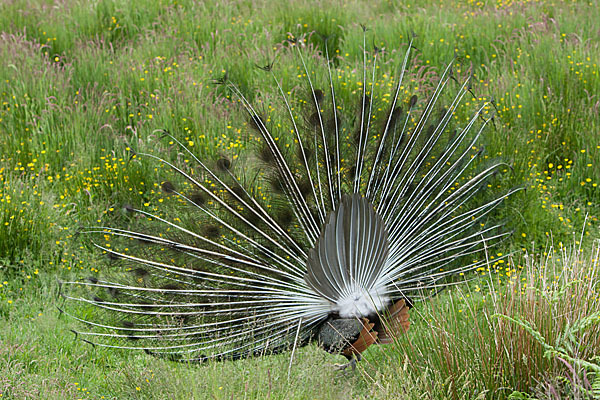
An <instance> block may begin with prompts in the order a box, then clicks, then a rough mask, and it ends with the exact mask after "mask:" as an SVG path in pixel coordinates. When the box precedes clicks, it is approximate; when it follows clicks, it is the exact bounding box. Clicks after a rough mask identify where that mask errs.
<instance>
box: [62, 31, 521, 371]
mask: <svg viewBox="0 0 600 400" xmlns="http://www.w3.org/2000/svg"><path fill="white" fill-rule="evenodd" d="M301 43H302V42H301V41H294V42H293V43H291V44H290V46H289V47H287V48H286V50H285V51H288V52H289V53H290V54H295V55H296V56H297V57H298V59H299V63H300V65H301V67H300V69H301V71H302V72H303V73H302V74H301V75H304V76H305V87H306V88H307V89H306V91H307V93H308V96H307V100H306V101H298V98H297V97H298V96H296V97H294V96H292V95H290V94H289V93H291V92H289V91H288V90H286V89H284V88H283V87H282V83H281V82H280V80H279V79H278V78H277V75H276V74H275V72H274V68H273V66H272V65H268V66H267V67H264V68H262V69H263V70H265V71H266V73H267V74H269V75H270V76H271V77H272V78H273V82H274V84H275V86H276V90H277V92H278V93H279V95H280V100H279V104H280V106H281V108H280V111H281V113H280V115H279V116H278V117H277V118H278V120H277V121H278V124H275V123H272V119H271V118H270V117H265V116H264V114H263V113H262V112H261V111H260V110H259V109H257V108H256V107H255V106H254V105H253V104H252V102H251V101H250V100H248V97H247V96H246V95H245V94H244V93H243V92H242V90H241V89H240V88H239V87H238V86H236V85H235V83H234V82H231V81H230V80H229V79H227V77H225V78H224V79H221V80H219V82H218V83H219V84H220V85H222V86H224V87H225V88H226V89H227V90H229V91H230V92H231V93H232V94H233V97H234V98H236V99H237V103H232V105H235V104H240V105H241V107H243V109H244V110H245V111H246V112H247V114H248V123H247V125H248V127H249V129H250V130H251V132H252V133H251V136H252V137H253V138H255V139H256V140H254V141H255V142H256V143H258V144H257V151H256V153H255V156H251V155H249V154H242V153H240V154H238V155H236V156H235V159H234V158H231V157H229V158H228V157H221V158H219V159H218V160H216V161H215V162H213V161H210V160H206V159H201V158H200V157H199V156H197V155H196V154H194V153H193V152H192V151H191V150H190V148H188V147H186V146H185V145H184V144H183V143H182V142H181V141H180V140H178V139H177V138H176V137H175V136H174V135H172V134H170V133H167V132H165V133H164V135H163V137H164V138H166V139H167V140H168V141H169V143H170V144H171V145H172V146H174V147H176V148H177V149H178V151H179V152H180V154H183V155H184V158H186V159H189V160H190V163H187V162H180V161H178V160H173V161H171V160H170V159H169V157H168V156H167V155H166V154H159V155H156V154H154V153H150V152H149V153H142V152H140V153H137V154H136V158H137V159H140V158H145V159H148V160H150V161H155V162H158V163H159V164H161V165H163V166H165V167H166V169H168V170H170V171H172V173H173V177H174V178H175V179H178V180H179V183H178V182H175V180H174V179H169V180H167V179H165V180H164V181H163V182H162V184H161V187H162V191H163V192H164V194H165V196H166V197H168V198H169V199H170V200H171V201H174V202H175V204H177V205H178V207H179V208H176V209H175V210H166V211H165V213H164V215H160V214H155V213H152V212H150V211H147V210H145V209H138V208H134V207H131V206H128V207H126V209H127V210H128V211H129V213H130V214H131V215H133V216H138V217H132V219H131V221H132V222H131V226H129V227H127V228H115V227H106V226H98V227H91V228H89V229H87V231H86V232H88V233H90V234H96V235H100V237H101V238H104V240H105V243H101V242H95V246H96V247H97V248H98V249H99V250H100V251H101V252H102V253H104V254H107V255H109V257H110V259H111V264H113V265H111V266H110V268H108V267H107V268H106V270H107V271H106V274H105V275H102V276H94V277H88V278H83V279H78V280H73V281H69V282H64V285H63V290H62V295H63V297H65V298H66V299H67V300H68V301H69V302H70V303H71V304H73V305H74V306H73V307H72V308H67V309H65V312H66V313H68V314H69V315H71V316H73V318H75V319H76V320H78V321H79V322H80V323H81V324H82V326H83V327H86V328H87V329H77V330H76V332H77V334H78V335H79V336H81V337H82V338H84V340H86V341H89V342H91V343H94V344H98V345H103V346H108V347H117V348H127V349H144V350H146V351H147V352H148V353H151V354H154V355H157V356H162V357H168V358H171V359H174V360H179V361H186V362H201V361H205V360H208V359H217V360H222V359H237V358H243V357H250V356H254V355H260V354H265V353H269V352H278V351H283V350H286V349H290V348H295V347H297V346H299V345H303V344H306V343H308V342H310V341H313V340H316V341H318V342H319V343H320V344H321V345H322V346H323V347H324V348H325V350H327V351H329V352H333V353H340V354H343V355H345V356H346V357H347V358H349V359H352V358H353V357H355V356H358V357H359V356H360V353H362V352H363V351H364V350H365V349H366V348H367V347H368V346H370V345H372V344H374V343H381V344H385V343H390V342H391V341H392V340H393V339H394V337H395V336H397V335H398V334H400V333H402V332H405V331H406V330H407V329H408V326H409V320H408V310H409V308H410V307H412V306H413V304H414V302H415V301H419V300H422V299H425V298H427V297H429V296H431V295H434V294H435V293H437V292H438V291H439V290H441V289H443V288H445V287H447V286H448V285H450V284H453V283H454V280H455V279H456V278H457V277H460V276H462V275H463V274H465V273H467V272H468V271H470V270H473V269H475V268H477V267H479V266H480V265H482V262H472V261H469V262H467V263H465V262H463V261H462V260H464V259H465V256H469V255H472V254H474V253H477V252H478V251H480V250H481V248H482V246H483V245H484V244H485V245H486V246H491V245H493V244H494V243H497V242H499V241H501V240H502V239H503V238H505V237H506V236H507V235H508V234H509V233H508V232H505V231H504V230H503V229H502V224H500V223H493V221H492V220H491V219H490V216H491V215H492V212H493V211H494V210H495V209H496V208H497V207H498V206H499V205H500V204H501V203H502V201H503V200H504V198H506V197H507V196H508V195H510V194H512V193H514V192H515V191H517V190H519V189H518V188H515V189H510V190H508V191H504V192H501V193H491V194H490V192H491V191H488V190H487V189H488V188H489V187H490V186H491V185H490V182H491V180H492V179H493V178H494V177H495V176H496V175H497V174H498V173H499V172H502V171H503V170H505V169H507V165H506V164H505V163H504V162H503V161H502V160H491V161H487V162H483V157H481V155H482V153H483V147H482V146H481V145H480V141H481V135H482V131H483V129H484V127H485V126H486V125H487V124H488V123H489V121H490V120H491V117H492V114H493V110H491V109H492V108H493V107H492V106H491V105H490V104H489V103H484V104H482V105H480V106H479V107H478V108H477V110H476V111H475V114H474V115H473V116H471V117H470V118H469V119H466V120H464V121H463V124H462V125H461V126H458V125H459V123H457V122H456V121H457V119H458V117H457V113H458V107H459V105H460V104H461V100H462V99H463V98H464V97H465V96H466V95H468V94H469V93H470V83H469V79H468V78H467V79H466V80H465V81H464V82H462V83H459V84H458V88H457V89H456V90H455V92H454V93H455V95H454V96H453V97H450V99H449V100H448V103H447V104H446V106H445V107H443V108H441V107H440V105H439V103H440V102H441V100H440V99H442V98H444V95H443V94H444V93H446V92H445V88H446V87H447V86H448V85H450V84H451V83H453V82H458V79H457V78H456V77H455V76H454V75H453V72H452V68H451V65H449V66H448V67H446V68H445V69H444V70H443V71H441V72H440V73H439V80H438V82H437V83H436V84H435V85H434V87H433V90H432V92H431V93H430V96H429V98H428V99H427V100H426V101H424V102H423V103H419V101H418V99H417V96H415V95H413V96H410V97H406V98H405V94H404V92H403V90H404V86H403V85H404V81H403V79H404V77H405V76H406V75H407V74H409V72H410V71H409V68H408V63H409V58H410V53H411V49H412V43H411V44H409V45H408V50H407V51H406V53H405V55H404V58H403V59H402V60H401V65H400V66H399V68H398V74H397V76H398V78H397V80H396V83H395V85H390V86H389V87H391V88H392V89H391V90H390V92H389V93H387V94H384V95H381V96H378V95H377V88H378V85H376V84H375V83H376V75H377V70H378V64H377V62H378V60H379V59H380V58H381V57H383V52H382V50H381V49H374V50H373V51H372V52H371V53H369V52H368V51H367V49H366V40H365V41H364V43H363V45H364V46H363V48H364V55H365V57H364V61H363V80H362V82H364V85H362V89H361V90H360V94H359V96H358V101H357V103H358V104H357V105H356V104H355V105H354V106H353V105H352V104H351V102H350V101H344V100H342V99H341V98H340V97H339V96H337V95H336V93H337V92H338V90H340V88H339V86H340V85H339V82H337V81H336V80H334V78H333V77H334V76H336V74H334V72H335V71H333V70H332V62H331V61H330V59H329V53H328V49H327V45H326V43H327V42H325V51H324V52H323V54H320V58H321V59H323V64H324V68H325V73H324V74H323V75H320V76H322V77H323V76H324V77H325V78H324V79H321V83H323V81H324V82H326V86H328V87H327V90H321V89H318V88H316V87H315V85H316V79H317V78H316V75H315V74H312V73H311V72H310V71H309V70H308V67H307V63H306V60H305V58H304V55H303V51H302V50H301V49H300V47H301V46H300V45H301ZM367 55H368V56H369V60H370V61H369V63H367ZM367 65H369V67H367ZM367 74H368V75H369V76H371V79H370V83H368V82H369V79H368V78H367ZM297 92H298V91H296V92H295V93H297ZM299 110H300V111H299ZM434 110H437V112H434ZM298 114H300V115H298ZM302 115H304V118H302ZM281 126H283V128H281ZM190 165H192V166H190ZM136 218H137V219H136ZM148 220H150V221H148ZM150 226H152V228H150ZM67 287H68V290H66V289H65V288H67Z"/></svg>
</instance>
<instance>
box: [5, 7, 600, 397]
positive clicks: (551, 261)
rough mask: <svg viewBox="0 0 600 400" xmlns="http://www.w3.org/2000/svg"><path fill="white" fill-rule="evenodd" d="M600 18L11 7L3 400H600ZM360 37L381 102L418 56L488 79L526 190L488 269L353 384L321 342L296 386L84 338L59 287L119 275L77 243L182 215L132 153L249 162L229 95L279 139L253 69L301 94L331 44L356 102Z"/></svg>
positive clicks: (284, 375) (368, 364)
mask: <svg viewBox="0 0 600 400" xmlns="http://www.w3.org/2000/svg"><path fill="white" fill-rule="evenodd" d="M598 21H600V7H599V6H598V4H596V2H595V1H566V0H564V1H558V0H554V1H552V0H548V1H542V0H540V1H526V0H524V1H516V0H515V1H512V0H496V1H474V0H465V1H459V0H448V1H442V0H439V1H433V0H423V1H419V0H407V1H400V0H388V1H385V0H375V1H333V0H327V1H318V2H310V1H307V0H298V1H294V2H279V1H264V0H253V1H250V0H239V1H235V0H223V1H193V0H180V1H172V0H169V1H167V0H136V1H132V2H128V1H119V0H97V1H93V2H88V1H81V0H60V1H59V0H56V1H51V0H29V1H25V0H8V1H3V2H1V4H0V400H3V399H192V398H194V399H254V398H259V399H263V398H265V399H366V398H374V399H400V398H401V399H593V398H600V283H599V281H600V279H599V274H600V264H599V263H600V261H599V260H600V224H599V222H598V218H599V217H600V207H599V206H600V191H599V190H598V184H599V183H600V115H599V113H600V76H599V74H600V68H599V64H600V36H599V34H600V31H599V29H600V25H599V24H598ZM361 24H362V25H364V26H366V27H367V28H368V30H367V33H366V34H367V44H368V46H369V47H372V46H377V47H378V48H380V49H384V51H385V52H386V54H387V56H386V57H387V60H389V62H388V63H382V65H381V71H382V72H381V74H382V75H381V77H382V78H381V81H378V84H379V83H380V84H381V85H382V86H385V84H386V83H387V82H388V81H390V80H391V78H392V77H393V76H394V74H395V73H397V70H394V66H397V65H398V63H399V62H400V61H401V60H400V58H401V57H402V56H403V55H404V51H405V49H406V46H407V43H408V41H409V40H410V39H411V38H414V47H415V52H414V54H415V60H414V62H415V65H417V66H421V67H422V68H423V70H422V71H424V72H423V73H422V74H421V75H419V76H422V77H435V76H438V75H439V72H440V70H441V69H443V68H444V67H445V66H446V65H447V64H448V63H452V62H457V68H459V69H457V73H458V74H461V73H462V74H463V75H465V76H466V75H467V74H472V76H473V78H474V80H473V86H472V92H473V97H472V98H469V99H467V100H466V101H465V102H464V103H465V104H464V107H465V111H466V110H467V109H468V110H472V107H473V106H474V105H477V104H480V103H482V102H483V101H486V100H488V101H489V100H492V99H493V101H494V107H493V111H494V112H495V113H496V117H495V119H494V123H493V124H490V125H489V127H488V128H487V129H486V131H485V134H484V136H485V152H486V157H490V158H495V157H501V158H503V159H504V160H506V162H507V163H508V164H510V165H511V169H510V170H509V171H507V173H506V174H504V175H503V176H502V177H501V178H500V179H499V180H498V182H497V184H498V185H499V186H502V187H511V186H516V185H523V186H524V187H525V190H523V191H520V192H518V193H517V194H516V195H514V196H511V197H510V198H509V199H508V200H507V201H506V204H505V206H504V207H503V208H502V209H501V210H500V211H499V215H498V218H503V219H505V220H506V221H507V223H508V225H509V226H510V229H513V230H514V233H513V234H512V236H511V237H510V239H509V240H507V241H505V242H503V243H502V245H501V246H500V247H494V248H493V249H487V251H485V252H483V253H482V255H481V257H485V259H486V267H485V268H480V269H478V270H477V271H474V272H473V273H472V274H470V276H469V278H472V279H471V281H470V282H469V283H468V284H462V285H458V286H455V287H454V288H452V289H451V290H447V291H445V292H444V293H442V294H441V295H439V296H436V297H434V298H432V299H431V300H430V301H427V302H423V303H419V304H417V307H415V308H414V309H413V310H412V311H411V320H412V325H411V329H410V330H409V332H408V333H407V334H406V335H404V336H402V337H399V338H397V340H396V341H395V342H394V343H393V344H389V345H386V346H371V347H370V348H369V349H368V350H367V352H365V354H364V356H363V357H364V359H363V361H362V362H360V363H359V364H358V367H357V369H356V371H354V372H349V371H344V372H340V371H335V370H334V368H333V365H334V364H335V363H339V362H343V361H344V358H343V357H341V356H335V355H330V354H327V353H325V352H324V351H322V350H321V349H319V348H318V347H317V346H316V345H309V346H307V347H304V348H301V349H299V350H298V351H297V352H296V354H295V355H294V359H293V360H292V364H291V368H288V365H289V364H290V354H289V353H282V354H278V355H270V356H264V357H258V358H253V359H248V360H242V361H237V362H230V361H225V362H209V363H206V364H202V365H187V364H181V363H175V362H170V361H167V360H163V359H157V358H153V357H151V356H149V355H146V354H144V353H143V352H126V351H123V350H111V349H105V348H100V347H93V346H91V345H89V344H86V343H84V342H82V341H81V340H78V339H76V337H75V336H74V335H73V334H72V332H71V331H70V330H71V329H72V328H74V327H76V326H77V323H76V321H73V320H72V319H70V318H68V317H67V316H65V315H61V313H60V312H59V311H58V307H61V306H62V299H61V298H60V296H59V290H60V289H59V283H58V282H59V281H60V280H61V279H69V278H72V277H77V276H82V275H83V276H85V275H86V274H95V273H98V272H99V271H102V269H103V268H106V264H107V262H108V261H107V260H102V259H100V258H99V257H97V256H95V255H94V254H92V251H91V249H90V246H89V240H87V238H86V237H85V235H80V234H78V232H79V231H80V229H81V228H82V227H87V226H92V225H94V224H99V223H102V224H104V225H110V226H122V225H123V224H124V223H125V218H124V217H123V212H122V208H123V205H124V204H132V205H134V206H136V207H140V208H143V207H146V209H149V210H159V211H162V212H165V213H168V212H169V208H168V206H167V205H165V204H163V202H162V198H163V196H162V194H161V188H160V185H161V170H160V168H159V166H158V165H156V163H153V162H152V161H151V160H140V159H139V158H138V157H134V155H133V154H134V153H133V149H134V150H135V151H145V152H155V153H160V152H167V151H169V149H168V148H167V147H168V145H166V144H165V143H164V142H161V141H160V140H157V138H158V136H160V134H159V133H157V131H158V130H167V131H169V132H171V133H173V135H175V136H176V137H178V138H180V139H181V140H184V141H185V142H186V143H187V144H188V146H189V147H190V148H191V149H192V150H193V151H194V153H195V154H197V155H198V156H199V157H201V158H207V159H214V158H215V157H218V156H219V155H220V154H227V155H231V156H233V155H235V154H239V153H240V152H243V151H244V149H245V148H246V147H248V146H249V143H248V142H249V140H250V139H249V138H248V134H247V132H248V129H247V128H248V126H247V125H248V123H247V117H245V115H244V110H243V108H241V107H240V105H239V104H238V103H236V101H234V100H233V98H232V96H231V95H230V93H228V92H227V91H225V90H223V88H222V87H220V86H218V85H215V81H216V80H218V79H219V78H222V77H223V76H224V75H225V74H227V76H228V78H229V79H231V80H232V81H234V82H235V83H236V84H237V85H238V86H239V87H240V90H241V91H242V92H243V93H245V94H246V95H247V96H248V97H249V99H250V100H251V101H255V102H257V103H260V104H261V107H262V109H264V110H265V113H267V114H269V115H271V113H272V114H273V119H274V120H275V121H277V119H276V118H278V117H277V115H278V112H279V114H281V112H280V111H277V110H280V108H273V109H271V108H270V107H269V104H270V102H269V101H270V100H273V104H275V106H277V107H280V106H281V104H280V103H277V100H274V99H276V98H277V91H276V88H274V87H273V85H272V78H270V76H269V75H268V74H266V73H265V72H264V71H262V70H261V69H260V68H257V66H264V65H267V64H269V63H270V62H271V61H273V60H275V63H274V67H273V68H274V69H275V70H277V71H278V73H279V77H280V78H281V80H282V81H283V82H286V81H288V80H287V78H291V77H295V76H296V75H297V74H298V73H299V72H298V70H297V68H298V60H297V58H295V57H294V56H293V53H292V52H290V51H287V50H286V45H285V43H286V40H287V39H289V38H291V37H301V38H304V41H303V43H302V45H303V46H304V49H303V51H305V54H309V55H310V58H309V62H314V63H317V62H323V59H324V56H323V50H324V46H323V40H322V39H321V38H322V36H328V37H329V42H328V43H329V48H328V49H329V51H330V53H331V56H332V59H333V65H334V66H335V68H336V70H335V72H336V74H337V79H339V81H340V82H341V85H342V86H344V87H345V88H346V89H345V90H344V92H343V93H340V96H347V97H352V96H353V95H357V94H358V95H360V90H361V86H362V85H364V82H363V81H362V80H363V72H362V63H363V48H362V46H363V30H362V29H361ZM458 66H460V67H458ZM460 68H462V70H461V69H460ZM430 84H431V82H430V81H428V80H427V79H426V78H423V80H421V81H419V80H412V81H410V80H409V81H408V82H407V85H406V86H407V87H406V91H407V93H408V92H409V91H411V90H412V91H419V90H425V89H426V88H427V87H428V86H427V85H430ZM290 90H291V93H297V92H294V91H293V89H290ZM259 94H260V95H259ZM490 111H492V110H491V109H490ZM460 112H462V109H461V111H460ZM281 117H282V118H283V117H285V115H283V116H281ZM495 184H496V183H495ZM172 212H174V211H172ZM507 254H509V256H508V257H504V256H505V255H507Z"/></svg>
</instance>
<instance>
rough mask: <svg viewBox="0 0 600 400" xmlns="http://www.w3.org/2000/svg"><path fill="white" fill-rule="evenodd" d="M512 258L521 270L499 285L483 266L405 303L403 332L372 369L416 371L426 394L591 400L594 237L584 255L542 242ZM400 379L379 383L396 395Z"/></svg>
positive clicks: (597, 322)
mask: <svg viewBox="0 0 600 400" xmlns="http://www.w3.org/2000/svg"><path fill="white" fill-rule="evenodd" d="M515 261H517V262H519V263H521V262H522V263H523V268H522V269H521V270H520V271H519V272H515V273H509V275H510V276H509V277H508V278H507V279H506V280H505V281H504V282H503V283H501V284H498V281H497V277H494V276H492V275H490V274H489V272H487V271H486V272H483V275H480V278H479V279H478V280H476V281H474V282H473V283H472V285H469V286H467V287H466V288H465V287H459V288H457V289H456V290H453V291H452V292H451V293H449V294H448V295H446V296H440V297H437V298H434V299H432V301H431V302H430V303H429V305H428V307H427V308H424V309H422V308H421V309H418V310H417V309H414V313H415V314H413V315H412V317H413V321H415V324H414V325H416V326H413V327H414V328H415V329H414V330H413V334H409V335H407V336H405V337H399V338H398V340H397V341H396V342H395V345H394V347H393V349H392V350H390V349H385V350H384V351H382V352H381V354H380V357H381V358H382V359H383V361H384V363H385V364H386V368H384V369H383V370H382V371H380V372H379V373H380V374H385V376H386V377H389V376H393V373H394V371H398V367H399V366H403V369H402V372H401V373H405V374H411V375H416V376H418V375H419V374H422V373H423V371H426V374H427V375H428V377H429V379H430V382H432V384H431V387H432V390H434V393H435V394H434V395H432V398H451V399H462V398H470V397H471V396H472V397H473V398H474V397H481V398H491V399H496V398H507V397H508V396H510V395H512V396H513V397H514V398H519V397H518V396H522V395H523V393H532V394H534V395H535V396H538V398H555V397H552V395H551V394H552V392H553V390H554V391H556V393H561V394H563V395H564V396H565V397H564V398H591V397H592V396H593V395H592V393H593V390H598V389H597V388H598V385H599V384H600V373H599V372H600V357H599V354H600V353H599V349H600V283H599V282H600V281H599V279H598V274H600V242H598V241H596V242H595V243H594V246H593V250H592V251H591V253H588V254H584V252H583V251H582V249H581V246H580V245H577V244H575V243H572V244H571V245H570V246H564V245H562V244H560V245H558V246H557V247H555V246H554V245H553V244H552V243H549V244H548V247H547V248H546V251H545V252H543V253H540V254H525V255H523V256H519V259H518V260H514V259H511V261H510V262H509V264H511V265H516V264H513V263H514V262H515ZM507 269H508V271H510V270H512V268H511V267H510V266H509V267H507ZM378 361H380V360H378ZM374 368H377V369H378V370H379V369H380V365H379V364H377V367H374ZM398 373H399V374H400V372H398ZM378 379H382V378H378ZM378 379H375V381H377V380H378ZM386 379H387V378H386ZM380 383H381V384H382V385H383V382H380ZM394 383H398V385H395V384H394ZM401 385H403V381H402V380H395V379H394V380H392V381H391V382H386V384H385V385H384V386H387V390H388V391H389V392H388V393H389V394H390V395H392V394H393V395H399V394H400V393H402V391H403V390H404V388H403V387H402V386H401ZM594 385H596V386H594ZM594 388H595V389H594ZM597 394H598V393H596V395H597ZM438 396H439V397H438ZM560 398H562V397H560Z"/></svg>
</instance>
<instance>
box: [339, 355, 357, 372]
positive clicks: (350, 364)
mask: <svg viewBox="0 0 600 400" xmlns="http://www.w3.org/2000/svg"><path fill="white" fill-rule="evenodd" d="M354 355H355V356H356V357H352V358H350V361H348V362H347V363H346V364H334V365H333V367H334V368H335V370H337V371H343V370H345V369H346V368H348V367H352V371H354V370H355V369H356V363H358V362H359V361H360V360H362V356H361V355H360V353H355V354H354Z"/></svg>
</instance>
